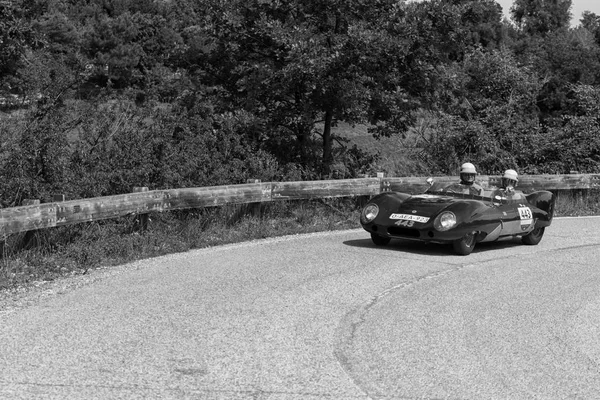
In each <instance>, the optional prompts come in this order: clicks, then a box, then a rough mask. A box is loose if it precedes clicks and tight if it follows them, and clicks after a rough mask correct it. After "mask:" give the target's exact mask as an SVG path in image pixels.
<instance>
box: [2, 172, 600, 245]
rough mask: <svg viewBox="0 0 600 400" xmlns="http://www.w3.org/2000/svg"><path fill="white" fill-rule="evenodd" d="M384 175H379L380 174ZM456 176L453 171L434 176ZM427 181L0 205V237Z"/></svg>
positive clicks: (581, 183)
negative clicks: (39, 230)
mask: <svg viewBox="0 0 600 400" xmlns="http://www.w3.org/2000/svg"><path fill="white" fill-rule="evenodd" d="M378 175H382V174H378ZM433 178H434V180H438V181H455V182H456V181H458V177H455V176H443V177H433ZM477 180H478V182H479V183H481V185H482V186H484V187H492V186H495V185H498V184H499V181H500V177H499V176H487V175H479V176H478V179H477ZM428 186H429V185H428V184H427V182H426V178H423V177H383V176H380V177H377V178H360V179H344V180H324V181H301V182H256V183H246V184H240V185H228V186H211V187H198V188H184V189H168V190H150V191H148V190H145V191H143V190H142V189H143V188H137V190H138V191H135V192H133V193H126V194H120V195H114V196H107V197H95V198H89V199H78V200H68V201H57V202H51V203H42V204H39V203H37V204H31V205H24V206H19V207H11V208H4V209H0V239H1V237H6V236H8V235H11V234H14V233H19V232H27V231H32V230H38V229H45V228H52V227H57V226H64V225H70V224H77V223H82V222H89V221H98V220H103V219H110V218H118V217H123V216H127V215H136V214H142V215H143V214H147V213H149V212H152V211H157V212H162V211H170V210H181V209H192V208H204V207H214V206H221V205H225V204H247V203H261V202H269V201H278V200H299V199H313V198H332V197H355V196H373V195H376V194H379V193H381V192H383V191H400V192H406V193H422V192H424V191H425V190H426V189H427V187H428ZM596 188H600V174H598V175H590V174H569V175H529V176H527V175H525V176H521V177H520V180H519V189H521V190H523V191H525V192H531V191H535V190H573V189H596Z"/></svg>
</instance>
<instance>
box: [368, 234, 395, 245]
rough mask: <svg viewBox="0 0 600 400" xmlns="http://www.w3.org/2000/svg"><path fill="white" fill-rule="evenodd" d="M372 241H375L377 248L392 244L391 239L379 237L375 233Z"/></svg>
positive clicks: (372, 235)
mask: <svg viewBox="0 0 600 400" xmlns="http://www.w3.org/2000/svg"><path fill="white" fill-rule="evenodd" d="M371 240H372V241H373V243H375V244H376V245H377V246H385V245H386V244H388V243H389V242H390V240H392V239H390V238H389V237H385V236H379V235H377V234H375V233H371Z"/></svg>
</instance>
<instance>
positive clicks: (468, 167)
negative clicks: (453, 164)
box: [460, 162, 477, 174]
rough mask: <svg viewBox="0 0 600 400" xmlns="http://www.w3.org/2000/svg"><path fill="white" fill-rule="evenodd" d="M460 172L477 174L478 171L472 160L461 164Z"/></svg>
mask: <svg viewBox="0 0 600 400" xmlns="http://www.w3.org/2000/svg"><path fill="white" fill-rule="evenodd" d="M460 173H461V174H477V171H476V170H475V166H474V165H473V164H471V163H470V162H467V163H464V164H463V165H461V166H460Z"/></svg>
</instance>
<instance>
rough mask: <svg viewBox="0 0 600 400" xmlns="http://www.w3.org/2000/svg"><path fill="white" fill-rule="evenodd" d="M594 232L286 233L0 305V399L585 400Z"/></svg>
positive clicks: (597, 301)
mask: <svg viewBox="0 0 600 400" xmlns="http://www.w3.org/2000/svg"><path fill="white" fill-rule="evenodd" d="M599 222H600V219H599V218H594V217H592V218H560V219H555V221H554V222H553V225H552V226H551V227H550V228H548V229H547V230H546V235H545V237H544V239H543V240H542V242H541V243H540V244H539V245H538V246H525V245H521V244H520V242H519V241H518V240H515V241H507V242H498V243H490V244H479V245H478V246H477V247H476V249H475V251H474V252H473V253H472V254H471V255H469V256H457V255H454V254H452V252H451V249H450V248H449V247H448V246H440V245H425V244H420V243H413V242H406V241H392V243H391V244H390V245H389V246H387V247H376V246H374V245H373V244H372V243H371V241H370V239H369V237H368V234H367V233H366V232H364V231H362V230H350V231H342V232H329V233H319V234H310V235H300V236H290V237H284V238H276V239H266V240H261V241H255V242H249V243H243V244H238V245H228V246H223V247H215V248H210V249H202V250H197V251H191V252H187V253H182V254H176V255H170V256H165V257H160V258H155V259H151V260H144V261H140V262H136V263H134V264H130V265H126V266H122V267H117V268H110V269H105V270H98V271H93V272H91V273H90V274H89V275H83V276H79V277H74V278H70V279H65V280H60V281H57V282H52V283H47V284H41V285H39V287H37V288H36V289H35V290H32V291H29V292H27V293H23V294H19V295H15V296H13V298H12V299H11V300H5V301H3V302H2V303H1V304H2V307H1V308H0V398H2V399H269V400H283V399H301V400H307V399H327V398H329V399H368V398H371V399H484V398H485V399H507V398H510V399H536V398H539V399H553V398H556V399H564V398H582V399H589V398H595V397H597V396H598V393H600V290H599V289H600V274H599V271H600V269H599V264H600V263H599V262H598V260H599V259H600V229H598V227H597V224H598V223H599Z"/></svg>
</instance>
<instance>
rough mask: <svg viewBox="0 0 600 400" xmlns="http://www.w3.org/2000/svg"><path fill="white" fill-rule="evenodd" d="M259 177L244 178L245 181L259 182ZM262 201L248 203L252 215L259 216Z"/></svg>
mask: <svg viewBox="0 0 600 400" xmlns="http://www.w3.org/2000/svg"><path fill="white" fill-rule="evenodd" d="M260 182H261V180H260V179H246V183H260ZM261 204H262V203H260V202H259V203H248V210H249V211H250V215H252V216H253V217H256V216H258V217H260V215H261V214H260V208H261Z"/></svg>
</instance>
